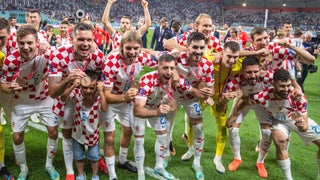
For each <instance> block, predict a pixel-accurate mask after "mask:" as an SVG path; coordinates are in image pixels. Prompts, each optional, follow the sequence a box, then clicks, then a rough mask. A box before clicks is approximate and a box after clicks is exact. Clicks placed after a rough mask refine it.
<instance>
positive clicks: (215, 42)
mask: <svg viewBox="0 0 320 180" xmlns="http://www.w3.org/2000/svg"><path fill="white" fill-rule="evenodd" d="M190 34H191V33H190V32H187V33H184V34H183V36H182V37H181V38H177V42H178V44H180V45H181V46H184V47H186V46H187V39H188V36H189V35H190ZM207 49H210V50H215V51H216V52H221V51H222V50H223V47H222V46H221V43H220V40H219V39H218V38H216V37H215V36H210V43H209V44H208V45H207Z"/></svg>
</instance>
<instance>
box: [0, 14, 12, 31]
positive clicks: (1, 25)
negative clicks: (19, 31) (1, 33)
mask: <svg viewBox="0 0 320 180" xmlns="http://www.w3.org/2000/svg"><path fill="white" fill-rule="evenodd" d="M2 29H7V31H8V34H10V25H9V21H8V20H6V19H5V18H3V17H0V30H2Z"/></svg>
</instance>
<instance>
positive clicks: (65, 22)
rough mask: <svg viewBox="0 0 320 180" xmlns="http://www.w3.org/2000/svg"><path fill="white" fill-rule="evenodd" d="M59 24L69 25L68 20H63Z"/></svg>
mask: <svg viewBox="0 0 320 180" xmlns="http://www.w3.org/2000/svg"><path fill="white" fill-rule="evenodd" d="M60 24H65V25H68V26H69V22H68V21H66V20H64V21H61V22H60Z"/></svg>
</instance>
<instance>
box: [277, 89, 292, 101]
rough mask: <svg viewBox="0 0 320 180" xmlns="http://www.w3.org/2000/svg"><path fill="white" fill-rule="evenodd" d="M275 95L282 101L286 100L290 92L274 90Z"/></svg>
mask: <svg viewBox="0 0 320 180" xmlns="http://www.w3.org/2000/svg"><path fill="white" fill-rule="evenodd" d="M275 92H276V94H278V96H280V97H281V98H282V99H286V98H287V97H288V96H289V93H290V91H278V90H276V89H275Z"/></svg>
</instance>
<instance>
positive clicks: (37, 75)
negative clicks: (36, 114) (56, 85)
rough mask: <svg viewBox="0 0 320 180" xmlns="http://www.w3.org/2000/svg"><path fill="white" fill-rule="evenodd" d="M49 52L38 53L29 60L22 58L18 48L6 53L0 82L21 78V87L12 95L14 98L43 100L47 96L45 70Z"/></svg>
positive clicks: (46, 69)
mask: <svg viewBox="0 0 320 180" xmlns="http://www.w3.org/2000/svg"><path fill="white" fill-rule="evenodd" d="M50 52H51V51H47V52H46V53H44V54H42V55H38V56H36V57H35V58H34V59H32V60H30V61H25V60H23V59H22V58H21V56H20V52H19V50H15V51H13V52H10V53H9V54H7V57H6V59H5V60H4V62H3V67H2V69H3V74H2V77H1V82H2V83H8V82H14V81H16V80H17V78H20V79H22V80H23V85H22V86H23V89H22V90H21V92H20V93H17V94H15V95H14V97H15V98H16V99H19V97H23V98H24V99H26V97H27V98H29V99H32V100H44V99H46V98H47V97H48V95H49V94H48V79H47V74H48V73H47V71H48V63H49V55H50ZM18 75H19V77H17V76H18ZM28 76H30V77H28Z"/></svg>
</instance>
